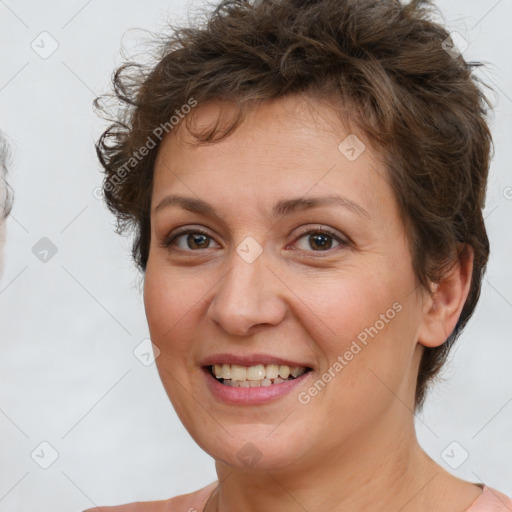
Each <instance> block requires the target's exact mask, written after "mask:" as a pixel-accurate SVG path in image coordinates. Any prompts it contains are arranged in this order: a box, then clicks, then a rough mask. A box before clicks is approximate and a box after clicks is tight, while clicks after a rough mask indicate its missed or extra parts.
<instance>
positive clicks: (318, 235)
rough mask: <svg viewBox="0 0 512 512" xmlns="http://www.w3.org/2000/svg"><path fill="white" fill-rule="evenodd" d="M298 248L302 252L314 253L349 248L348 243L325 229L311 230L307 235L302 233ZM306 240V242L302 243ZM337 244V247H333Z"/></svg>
mask: <svg viewBox="0 0 512 512" xmlns="http://www.w3.org/2000/svg"><path fill="white" fill-rule="evenodd" d="M297 240H298V241H297V242H296V244H297V246H298V247H299V249H300V250H302V251H309V252H311V251H313V252H323V251H329V250H330V249H336V247H339V246H347V245H348V243H347V242H345V241H344V240H342V239H341V238H340V237H339V236H337V235H336V234H335V233H332V232H330V231H327V230H324V229H310V230H309V231H306V232H305V233H302V234H301V235H300V237H299V238H298V239H297ZM302 240H305V242H302V246H301V242H299V241H302ZM333 243H335V244H336V245H333Z"/></svg>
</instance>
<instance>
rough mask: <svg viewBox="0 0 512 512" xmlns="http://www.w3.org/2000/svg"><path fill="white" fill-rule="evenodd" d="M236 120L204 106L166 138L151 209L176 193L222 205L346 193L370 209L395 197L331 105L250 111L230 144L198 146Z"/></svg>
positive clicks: (372, 154)
mask: <svg viewBox="0 0 512 512" xmlns="http://www.w3.org/2000/svg"><path fill="white" fill-rule="evenodd" d="M236 113H237V109H236V107H235V106H234V104H230V103H228V102H210V103H208V104H205V105H201V106H198V107H196V109H195V110H194V111H193V114H192V115H191V117H190V119H188V122H189V128H190V131H189V129H188V127H187V124H186V123H183V124H182V125H180V127H179V129H178V130H176V131H175V132H171V133H170V134H169V135H168V136H167V137H166V138H164V140H163V141H162V144H161V146H160V149H159V153H158V157H157V161H156V165H155V176H154V187H153V198H152V204H153V206H154V205H155V204H156V203H157V201H159V200H161V198H162V197H163V196H164V195H165V194H166V193H169V191H170V190H171V189H172V190H173V192H174V191H182V192H186V193H187V195H191V191H192V192H193V193H195V194H198V195H200V196H202V197H203V198H204V197H205V195H206V197H212V196H215V197H216V198H218V200H219V202H220V203H221V204H229V202H230V201H233V199H234V198H236V199H237V200H238V204H241V203H243V202H245V203H246V202H247V201H254V198H255V197H259V199H260V201H263V202H264V201H265V200H266V198H268V200H269V201H270V198H272V203H274V202H275V198H276V197H277V196H280V197H281V196H283V195H286V196H293V197H297V196H304V195H305V194H309V193H310V194H311V195H318V194H319V193H336V192H338V193H344V192H345V191H346V192H347V194H344V195H349V194H351V196H352V197H351V199H353V200H354V201H356V202H358V203H360V204H361V205H362V206H363V207H364V208H365V209H368V208H367V207H366V206H364V205H365V204H366V205H368V203H371V202H375V203H376V204H378V203H379V199H382V198H380V197H379V196H380V195H381V194H383V193H384V194H388V195H389V193H390V190H389V187H388V186H387V183H386V181H385V180H383V173H384V170H383V169H384V167H383V163H382V159H381V154H380V153H379V151H378V150H377V149H376V148H374V147H373V145H372V144H371V142H370V141H369V140H368V138H366V137H365V136H364V135H363V134H361V133H360V132H355V131H351V130H354V129H353V127H350V126H349V127H346V126H345V125H344V124H343V123H342V122H341V120H340V118H339V117H338V114H337V112H336V110H335V109H334V108H329V106H328V105H326V104H325V103H320V102H315V101H314V100H305V99H304V98H302V97H297V96H290V97H284V98H279V99H277V100H272V101H268V102H265V103H263V104H261V105H260V106H258V107H256V108H255V109H253V110H251V111H249V113H248V114H247V116H246V118H245V120H244V121H243V122H242V123H241V125H240V126H239V127H238V128H237V130H236V131H235V132H233V133H232V134H231V135H229V136H228V137H226V138H224V139H222V140H219V141H217V142H214V143H207V144H197V139H196V138H195V137H194V135H193V133H197V132H201V131H203V130H207V129H208V128H211V127H212V126H214V125H217V126H219V127H220V129H221V130H222V129H223V128H224V127H225V126H227V124H229V122H230V121H231V120H232V119H233V116H234V115H236ZM191 132H192V133H191ZM285 192H286V194H284V193H285ZM245 203H243V204H245ZM380 204H383V203H382V201H380ZM269 206H270V205H269ZM368 206H369V205H368Z"/></svg>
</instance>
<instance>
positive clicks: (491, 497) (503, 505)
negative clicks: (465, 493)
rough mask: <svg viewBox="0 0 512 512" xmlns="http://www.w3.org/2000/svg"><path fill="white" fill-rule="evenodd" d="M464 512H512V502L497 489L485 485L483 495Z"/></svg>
mask: <svg viewBox="0 0 512 512" xmlns="http://www.w3.org/2000/svg"><path fill="white" fill-rule="evenodd" d="M464 512H512V500H511V499H510V498H509V497H508V496H505V495H504V494H503V493H501V492H499V491H497V490H496V489H493V488H492V487H487V486H486V485H484V490H483V491H482V494H480V496H479V497H478V498H477V499H476V500H475V501H474V502H473V504H472V505H471V506H470V507H469V508H468V509H467V510H465V511H464Z"/></svg>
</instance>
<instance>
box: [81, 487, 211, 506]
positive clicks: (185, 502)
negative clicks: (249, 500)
mask: <svg viewBox="0 0 512 512" xmlns="http://www.w3.org/2000/svg"><path fill="white" fill-rule="evenodd" d="M216 487H217V482H212V483H211V484H209V485H207V486H206V487H203V488H202V489H199V490H197V491H194V492H191V493H188V494H181V495H180V496H175V497H174V498H171V499H169V500H160V501H138V502H135V503H127V504H125V505H117V506H113V507H103V506H101V507H97V508H88V509H87V510H84V511H83V512H202V511H203V508H204V505H205V504H206V501H207V500H208V498H209V497H210V495H211V494H212V493H213V491H214V490H215V488H216Z"/></svg>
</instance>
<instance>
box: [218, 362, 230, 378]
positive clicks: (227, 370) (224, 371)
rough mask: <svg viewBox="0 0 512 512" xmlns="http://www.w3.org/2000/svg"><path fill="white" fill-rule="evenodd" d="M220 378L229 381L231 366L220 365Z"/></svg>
mask: <svg viewBox="0 0 512 512" xmlns="http://www.w3.org/2000/svg"><path fill="white" fill-rule="evenodd" d="M216 375H217V374H216ZM222 378H223V379H231V365H229V364H223V365H222Z"/></svg>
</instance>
